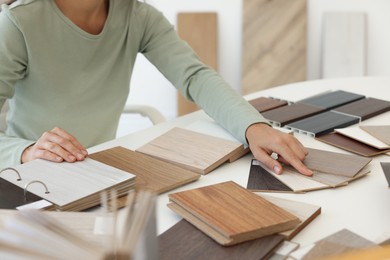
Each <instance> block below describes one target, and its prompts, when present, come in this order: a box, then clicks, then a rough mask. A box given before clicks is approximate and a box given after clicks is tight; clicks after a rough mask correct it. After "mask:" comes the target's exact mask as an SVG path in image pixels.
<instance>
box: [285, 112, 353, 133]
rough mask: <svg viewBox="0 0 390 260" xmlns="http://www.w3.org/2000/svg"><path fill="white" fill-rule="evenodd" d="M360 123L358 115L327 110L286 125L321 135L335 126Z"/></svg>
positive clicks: (299, 130) (296, 129)
mask: <svg viewBox="0 0 390 260" xmlns="http://www.w3.org/2000/svg"><path fill="white" fill-rule="evenodd" d="M357 123H359V118H358V117H353V116H348V115H344V114H340V113H337V112H333V111H326V112H323V113H320V114H317V115H314V116H310V117H308V118H305V119H302V120H299V121H295V122H293V123H291V124H288V125H286V127H287V128H288V129H292V130H294V131H297V132H301V133H305V134H308V135H310V136H319V135H323V134H327V133H330V132H332V131H333V130H334V129H335V128H343V127H347V126H350V125H353V124H357Z"/></svg>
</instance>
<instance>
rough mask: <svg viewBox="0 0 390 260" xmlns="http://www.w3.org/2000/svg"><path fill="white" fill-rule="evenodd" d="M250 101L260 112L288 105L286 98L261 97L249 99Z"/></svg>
mask: <svg viewBox="0 0 390 260" xmlns="http://www.w3.org/2000/svg"><path fill="white" fill-rule="evenodd" d="M249 103H250V104H251V105H252V106H253V107H254V108H256V110H257V111H259V112H260V113H262V112H265V111H268V110H271V109H275V108H278V107H282V106H286V105H287V104H288V102H287V101H285V100H280V99H275V98H268V97H259V98H255V99H252V100H249Z"/></svg>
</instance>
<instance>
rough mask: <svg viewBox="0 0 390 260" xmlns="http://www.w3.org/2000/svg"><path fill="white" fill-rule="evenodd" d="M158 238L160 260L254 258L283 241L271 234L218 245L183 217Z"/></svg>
mask: <svg viewBox="0 0 390 260" xmlns="http://www.w3.org/2000/svg"><path fill="white" fill-rule="evenodd" d="M158 239H159V249H160V255H159V257H160V259H161V260H171V259H210V260H219V259H227V260H230V259H231V260H236V259H248V260H252V259H253V260H258V259H265V258H266V257H267V256H268V255H270V254H271V253H272V252H273V251H274V250H275V249H276V248H277V246H278V245H280V244H281V243H282V242H283V241H284V236H282V235H278V234H275V235H269V236H265V237H262V238H258V239H254V240H251V241H246V242H243V243H240V244H237V245H233V246H222V245H220V244H218V243H217V242H215V241H214V240H213V239H211V238H210V237H209V236H207V235H205V234H204V233H203V232H202V231H200V230H199V229H197V228H196V227H195V226H194V225H192V224H191V223H189V222H188V221H186V220H185V219H183V220H181V221H179V222H178V223H177V224H175V225H174V226H172V227H171V228H170V229H168V230H167V231H165V232H164V233H162V234H161V235H160V236H159V237H158Z"/></svg>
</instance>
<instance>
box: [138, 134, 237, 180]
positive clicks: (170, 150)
mask: <svg viewBox="0 0 390 260" xmlns="http://www.w3.org/2000/svg"><path fill="white" fill-rule="evenodd" d="M243 150H244V146H243V144H241V143H238V142H234V141H230V140H226V139H222V138H218V137H214V136H211V135H207V134H201V133H198V132H194V131H191V130H187V129H183V128H178V127H175V128H172V129H171V130H169V131H167V132H166V133H164V134H162V135H160V136H159V137H157V138H155V139H153V140H152V141H150V142H149V143H147V144H145V145H143V146H141V147H140V148H138V149H137V150H136V151H137V152H141V153H144V154H148V155H151V156H154V157H156V158H160V159H162V160H165V161H169V162H171V163H174V164H177V165H180V166H181V167H185V168H187V169H189V170H192V171H194V172H197V173H199V174H207V173H209V172H211V171H212V170H214V169H215V168H217V167H218V166H220V165H221V164H222V163H224V162H226V161H228V160H229V159H230V157H233V156H236V155H237V153H239V152H240V151H243Z"/></svg>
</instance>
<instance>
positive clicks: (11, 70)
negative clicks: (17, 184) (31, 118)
mask: <svg viewBox="0 0 390 260" xmlns="http://www.w3.org/2000/svg"><path fill="white" fill-rule="evenodd" d="M3 7H4V8H3V11H2V12H1V13H0V39H1V40H0V110H1V108H2V107H3V106H4V103H5V102H6V100H7V99H11V98H12V97H13V95H14V93H15V84H16V82H17V81H18V80H21V79H23V77H24V76H25V74H26V68H27V53H26V46H25V44H24V39H23V35H22V33H21V32H20V31H19V30H18V28H17V26H16V25H15V23H14V21H12V20H11V19H10V16H9V12H8V10H7V6H3ZM32 143H34V142H33V141H31V140H25V139H22V138H18V137H16V136H8V135H6V133H5V132H0V169H1V168H5V167H10V166H13V165H17V164H20V163H21V154H22V152H23V151H24V149H25V148H26V147H28V146H30V145H31V144H32Z"/></svg>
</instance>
